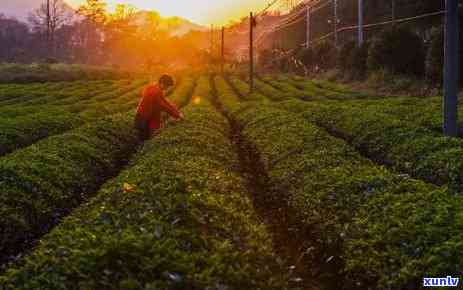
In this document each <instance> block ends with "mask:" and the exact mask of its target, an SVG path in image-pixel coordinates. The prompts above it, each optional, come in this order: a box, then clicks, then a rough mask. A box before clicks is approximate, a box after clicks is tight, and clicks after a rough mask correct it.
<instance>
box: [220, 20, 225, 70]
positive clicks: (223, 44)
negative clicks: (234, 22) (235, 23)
mask: <svg viewBox="0 0 463 290" xmlns="http://www.w3.org/2000/svg"><path fill="white" fill-rule="evenodd" d="M220 55H221V58H220V71H221V73H222V74H223V67H224V65H225V27H223V26H222V45H221V51H220Z"/></svg>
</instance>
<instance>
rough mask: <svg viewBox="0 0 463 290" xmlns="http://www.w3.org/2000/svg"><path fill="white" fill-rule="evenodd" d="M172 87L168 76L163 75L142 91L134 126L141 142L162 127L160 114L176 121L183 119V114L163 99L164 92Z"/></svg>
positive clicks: (172, 83)
mask: <svg viewBox="0 0 463 290" xmlns="http://www.w3.org/2000/svg"><path fill="white" fill-rule="evenodd" d="M173 85H174V80H173V79H172V77H171V76H169V75H163V76H162V77H161V78H160V79H159V81H158V83H157V84H151V85H148V86H147V87H145V88H144V89H143V92H142V99H141V101H140V103H139V105H138V109H137V115H136V117H135V126H136V128H137V129H138V131H139V136H140V139H141V140H143V141H144V140H147V139H149V138H150V136H151V135H152V134H154V133H156V132H157V131H158V130H159V129H161V128H162V127H163V124H162V119H161V112H166V113H168V114H169V115H170V116H172V117H173V118H174V119H176V120H181V119H183V114H182V113H181V112H179V111H178V109H177V107H176V106H175V105H174V104H172V103H170V102H169V101H168V100H166V99H165V97H164V92H165V91H166V90H167V89H169V88H170V87H172V86H173Z"/></svg>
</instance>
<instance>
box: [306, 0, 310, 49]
mask: <svg viewBox="0 0 463 290" xmlns="http://www.w3.org/2000/svg"><path fill="white" fill-rule="evenodd" d="M305 46H306V47H307V48H309V47H310V5H309V4H307V16H306V35H305Z"/></svg>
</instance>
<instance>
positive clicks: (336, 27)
mask: <svg viewBox="0 0 463 290" xmlns="http://www.w3.org/2000/svg"><path fill="white" fill-rule="evenodd" d="M334 47H336V48H337V47H338V0H334Z"/></svg>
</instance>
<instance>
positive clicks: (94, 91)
mask: <svg viewBox="0 0 463 290" xmlns="http://www.w3.org/2000/svg"><path fill="white" fill-rule="evenodd" d="M143 83H144V82H143V81H138V80H137V81H130V80H124V81H118V82H112V83H111V84H109V83H107V84H95V83H89V84H80V85H78V86H75V87H74V88H72V89H69V90H66V91H63V92H62V93H59V94H57V93H55V92H49V93H48V95H47V96H45V97H36V98H32V99H28V100H24V101H22V102H18V103H15V104H11V105H5V106H2V108H1V109H0V114H1V116H2V117H8V118H14V117H19V116H24V115H28V114H34V113H39V112H42V111H46V110H49V109H63V110H69V111H71V112H75V111H76V110H75V109H74V108H75V107H76V106H77V107H81V108H85V107H86V106H90V105H94V106H95V105H96V104H97V103H101V102H102V101H105V100H106V101H107V100H111V99H114V97H115V96H120V95H124V94H125V93H127V92H129V91H131V90H134V89H136V88H139V87H140V86H141V85H142V84H143ZM28 96H30V95H28ZM81 110H82V109H81Z"/></svg>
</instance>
